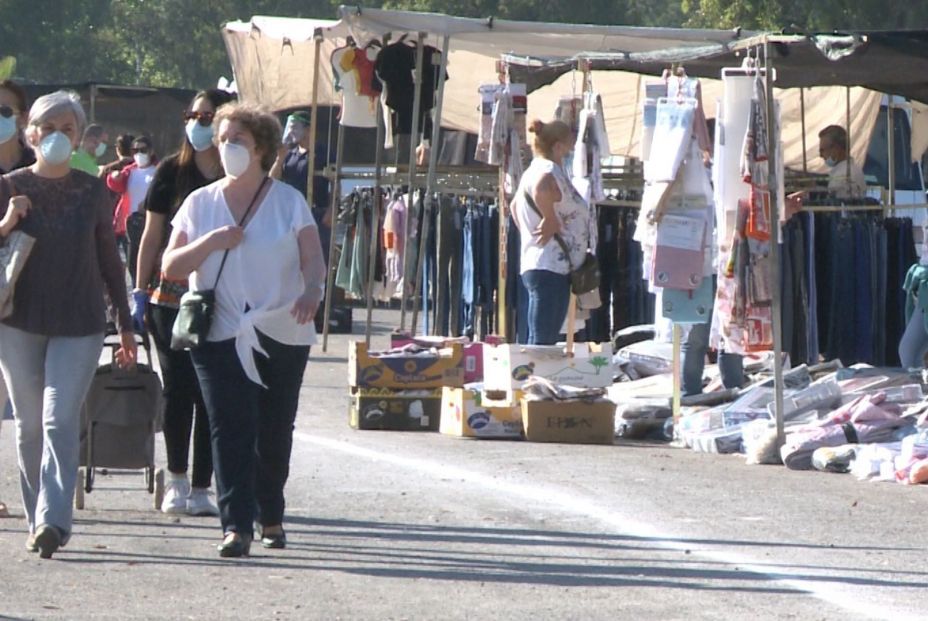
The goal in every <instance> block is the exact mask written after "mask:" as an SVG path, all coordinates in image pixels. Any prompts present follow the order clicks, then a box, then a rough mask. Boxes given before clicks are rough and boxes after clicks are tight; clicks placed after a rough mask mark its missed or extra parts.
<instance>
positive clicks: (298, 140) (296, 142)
mask: <svg viewBox="0 0 928 621" xmlns="http://www.w3.org/2000/svg"><path fill="white" fill-rule="evenodd" d="M309 119H310V116H309V113H308V112H304V111H302V110H301V111H298V112H294V113H293V114H291V115H290V116H288V117H287V124H286V127H285V129H284V136H283V139H284V140H283V146H281V148H280V150H279V151H278V152H277V161H276V162H274V166H273V167H272V168H271V172H270V175H271V177H273V178H274V179H280V180H281V181H283V182H284V183H286V184H287V185H290V186H293V187H294V188H296V189H297V190H298V191H300V192H302V193H303V196H306V189H307V185H308V181H309V148H310V142H309V140H310V135H309ZM315 149H316V161H315V166H314V168H315V170H316V171H321V170H323V169H325V167H326V166H327V165H328V163H329V161H328V157H327V155H328V153H327V151H326V147H325V145H323V144H316V145H315ZM329 203H330V195H329V180H328V179H326V178H325V176H323V175H320V174H318V173H317V174H314V175H313V204H312V205H310V206H309V207H310V209H311V210H312V213H313V218H315V220H316V225H317V226H318V227H319V238H320V240H321V241H322V255H323V256H324V257H325V258H326V260H327V261H328V258H329V240H330V235H331V232H330V227H331V226H332V206H331V205H330V204H329ZM322 317H323V314H322V312H321V311H320V312H318V313H317V314H316V330H318V331H321V330H322Z"/></svg>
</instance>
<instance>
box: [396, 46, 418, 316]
mask: <svg viewBox="0 0 928 621" xmlns="http://www.w3.org/2000/svg"><path fill="white" fill-rule="evenodd" d="M424 59H425V33H424V32H420V33H419V36H418V37H417V38H416V74H415V89H414V90H413V100H412V131H411V132H410V134H409V171H408V173H409V182H408V183H407V192H408V194H407V196H408V197H409V198H408V199H407V201H406V236H405V239H406V250H405V252H404V253H403V291H402V302H401V306H400V331H401V332H402V331H405V330H406V306H407V305H408V303H409V291H410V289H409V283H408V282H406V281H407V276H408V275H409V260H410V259H409V249H410V247H411V246H410V244H409V239H410V237H411V236H412V233H413V231H412V221H413V214H414V213H415V208H416V197H415V194H416V193H415V190H414V189H413V188H414V185H413V184H414V183H415V180H416V147H417V146H418V141H419V140H418V138H419V113H420V111H421V110H422V77H423V76H424V75H425V74H424V73H423V71H424V67H423V65H424V64H425V60H424ZM397 146H399V145H397ZM397 157H399V149H397ZM415 283H416V279H415V278H413V286H415ZM413 295H416V292H415V291H413ZM410 332H411V333H412V334H415V333H416V320H415V319H413V321H412V326H410Z"/></svg>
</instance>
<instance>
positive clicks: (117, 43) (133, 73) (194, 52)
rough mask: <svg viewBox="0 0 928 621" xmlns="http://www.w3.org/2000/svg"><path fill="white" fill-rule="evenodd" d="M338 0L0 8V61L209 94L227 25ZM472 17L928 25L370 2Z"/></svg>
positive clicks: (88, 1)
mask: <svg viewBox="0 0 928 621" xmlns="http://www.w3.org/2000/svg"><path fill="white" fill-rule="evenodd" d="M338 4H340V2H339V1H338V0H247V1H246V0H193V1H191V0H67V1H65V2H62V1H60V0H0V58H2V57H5V56H12V57H15V59H16V64H15V76H16V77H17V78H18V79H21V80H23V81H29V82H35V83H78V82H86V81H95V82H102V83H110V84H138V85H146V86H171V87H183V88H204V87H208V86H214V85H215V84H216V82H217V80H218V78H219V77H220V76H222V75H225V76H227V77H231V76H230V75H229V74H230V72H231V70H230V69H229V64H228V60H227V57H226V51H225V47H224V46H223V43H222V38H221V36H220V34H219V29H220V27H221V26H222V24H223V23H225V22H228V21H233V20H236V19H242V20H247V19H248V18H250V17H251V16H252V15H277V16H290V17H315V18H325V19H334V17H335V15H336V8H337V6H338ZM361 4H362V5H363V6H382V7H384V8H392V9H409V10H417V11H435V12H442V13H449V14H452V15H462V16H469V17H488V16H491V15H493V16H496V17H501V18H508V19H521V20H538V21H550V22H574V23H593V24H623V25H641V26H692V27H713V28H728V27H733V26H742V27H744V28H759V29H773V30H780V29H783V28H787V27H790V28H794V29H799V30H802V31H829V30H832V29H849V28H856V29H898V28H926V27H928V2H925V1H918V2H911V1H903V0H898V1H897V0H816V1H815V2H809V1H808V0H573V1H571V0H386V1H384V0H372V1H366V2H361Z"/></svg>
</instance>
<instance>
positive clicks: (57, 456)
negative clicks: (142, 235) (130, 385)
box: [0, 91, 136, 558]
mask: <svg viewBox="0 0 928 621" xmlns="http://www.w3.org/2000/svg"><path fill="white" fill-rule="evenodd" d="M85 122H86V121H85V117H84V110H83V108H81V104H80V98H79V97H78V96H77V95H76V94H74V93H68V92H65V91H58V92H56V93H52V94H50V95H45V96H44V97H40V98H39V99H38V100H36V102H35V104H34V105H33V106H32V109H31V110H30V111H29V122H28V125H27V126H26V131H25V136H26V140H27V141H28V142H29V144H30V145H31V146H32V147H33V148H34V149H35V150H36V155H37V161H36V163H35V164H33V165H32V166H30V167H28V168H23V169H20V170H17V171H15V172H13V173H10V174H8V175H4V176H3V177H2V178H0V215H2V219H0V237H7V236H9V235H10V233H12V232H13V230H14V229H19V230H22V231H23V232H25V233H27V234H28V235H31V236H32V237H34V238H35V245H34V246H33V249H32V252H31V254H30V255H29V259H28V260H27V261H26V264H25V266H24V267H23V270H22V272H21V273H20V275H19V279H18V280H17V281H16V289H15V294H14V296H13V312H12V314H10V315H9V316H8V317H6V318H4V319H3V321H2V322H0V368H2V370H3V378H4V380H6V385H7V386H9V387H10V397H11V398H12V400H13V416H14V418H15V419H16V444H17V450H18V453H19V464H20V481H21V489H22V497H23V508H24V510H25V513H26V519H27V521H28V524H29V538H28V539H27V541H26V547H27V548H28V549H29V550H31V551H36V552H39V553H40V555H41V556H42V558H50V557H51V556H52V554H53V553H54V552H55V551H56V550H57V549H58V548H59V546H62V545H64V544H65V543H67V541H68V539H69V538H70V536H71V524H72V519H73V509H72V500H73V498H74V486H75V483H76V481H77V468H78V462H79V459H78V453H79V448H80V439H79V438H80V434H79V430H80V409H81V405H82V404H83V402H84V397H85V396H86V394H87V390H88V388H89V387H90V382H91V380H92V379H93V375H94V371H95V370H96V368H97V363H98V362H99V359H100V351H101V349H102V346H103V335H104V332H105V329H106V305H105V303H104V285H105V287H106V290H107V292H108V293H109V296H110V299H111V300H112V301H113V305H114V306H115V308H116V311H117V323H118V327H119V336H120V341H121V345H122V346H121V347H120V348H119V350H118V351H117V352H116V361H117V363H118V364H119V365H120V366H124V367H128V366H132V365H134V364H135V356H136V345H135V336H134V334H133V332H132V318H131V315H130V314H129V304H128V301H127V299H126V298H127V296H126V285H125V276H124V271H123V267H122V261H120V258H119V253H118V252H117V251H116V237H115V235H114V234H113V227H112V213H111V207H110V202H109V200H108V197H107V192H106V188H105V187H104V185H103V181H102V180H100V179H98V178H96V177H93V176H91V175H88V174H87V173H84V172H81V171H78V170H72V169H71V167H70V157H71V152H72V151H73V150H74V148H75V147H76V146H77V144H78V142H79V139H80V136H81V133H82V132H83V129H84V125H85Z"/></svg>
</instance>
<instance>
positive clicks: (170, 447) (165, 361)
mask: <svg viewBox="0 0 928 621" xmlns="http://www.w3.org/2000/svg"><path fill="white" fill-rule="evenodd" d="M175 317H177V309H176V308H168V307H166V306H159V305H157V304H151V305H150V306H149V307H148V327H149V331H150V332H151V336H152V339H153V340H154V342H155V348H156V349H157V350H158V361H159V363H160V364H161V379H162V382H163V383H164V390H163V394H164V446H165V449H166V452H167V457H168V470H170V471H171V472H173V473H175V474H182V473H184V472H187V465H188V459H189V456H190V430H191V428H193V473H192V476H191V485H193V487H209V486H210V481H211V480H212V478H213V457H212V450H211V446H210V438H209V419H208V418H207V416H206V406H205V405H204V404H203V397H202V396H201V395H200V386H199V384H198V383H197V374H196V371H194V369H193V361H192V360H191V359H190V352H187V351H175V350H173V349H171V328H172V327H173V326H174V319H175Z"/></svg>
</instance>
